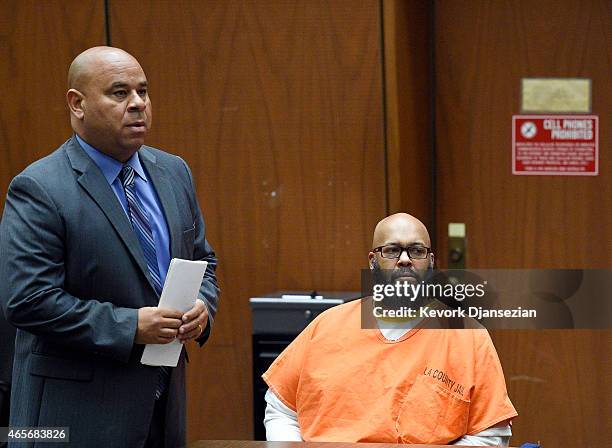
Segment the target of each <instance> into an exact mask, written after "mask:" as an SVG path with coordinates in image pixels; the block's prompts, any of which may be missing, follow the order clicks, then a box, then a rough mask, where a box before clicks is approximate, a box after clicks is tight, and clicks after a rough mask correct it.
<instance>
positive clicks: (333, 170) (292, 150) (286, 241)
mask: <svg viewBox="0 0 612 448" xmlns="http://www.w3.org/2000/svg"><path fill="white" fill-rule="evenodd" d="M134 17H138V20H134ZM380 28H381V23H380V5H379V3H378V2H377V1H374V0H368V1H360V2H354V1H349V0H345V1H320V0H318V1H311V0H308V1H279V0H276V1H257V2H253V1H238V0H235V1H220V0H219V1H199V2H196V1H181V2H161V1H157V2H149V1H141V2H133V1H130V2H120V1H113V2H111V34H112V42H113V44H114V45H117V46H120V47H122V48H125V49H126V50H128V51H130V52H132V53H133V54H134V55H135V56H136V57H137V58H138V59H139V60H140V61H141V63H142V64H143V67H144V69H145V71H146V72H147V75H148V78H149V81H150V85H151V96H152V101H153V108H154V112H155V113H154V120H153V132H152V136H151V138H150V139H149V141H148V143H150V144H153V145H157V146H159V147H161V148H164V149H166V150H168V151H170V152H174V153H176V154H179V155H181V156H182V157H184V158H185V159H186V160H187V162H188V163H189V165H190V166H191V168H192V170H193V172H194V177H195V180H196V183H197V188H198V194H199V199H200V202H201V205H202V208H203V211H204V214H205V218H206V221H207V225H208V237H209V239H210V241H211V243H212V244H213V246H214V247H215V249H216V250H217V252H218V255H219V259H220V267H219V278H220V281H221V285H222V288H223V293H222V299H221V300H222V301H221V305H220V311H219V315H218V319H217V322H216V326H215V329H214V332H213V336H212V338H211V341H210V342H209V344H208V346H206V347H205V348H204V349H203V350H198V351H196V350H192V360H193V361H192V363H191V365H190V368H189V434H190V435H189V437H190V439H191V440H195V439H213V438H237V439H248V438H251V437H252V422H251V418H252V417H251V406H250V403H251V397H250V395H251V392H250V391H251V378H250V375H251V363H250V361H251V359H250V350H251V348H250V334H251V326H250V325H251V324H250V311H249V307H248V299H249V297H252V296H254V295H258V294H263V293H266V292H271V291H275V290H278V289H312V288H316V289H319V290H323V289H332V290H347V289H348V290H350V289H352V290H358V289H359V286H360V285H359V269H360V268H362V267H365V266H367V264H366V263H367V259H366V255H367V252H368V250H369V247H370V244H371V236H372V230H373V228H374V225H375V224H376V222H377V221H378V219H380V218H381V217H382V216H384V213H385V176H384V141H383V111H382V78H381V71H382V70H381V39H380ZM228 403H231V404H228Z"/></svg>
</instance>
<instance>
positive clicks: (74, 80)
mask: <svg viewBox="0 0 612 448" xmlns="http://www.w3.org/2000/svg"><path fill="white" fill-rule="evenodd" d="M112 63H130V64H135V65H137V66H138V67H140V64H139V63H138V61H137V60H136V58H135V57H134V56H132V55H131V54H129V53H128V52H127V51H124V50H122V49H121V48H114V47H92V48H88V49H87V50H85V51H84V52H82V53H81V54H79V55H78V56H77V57H76V58H74V60H73V61H72V64H70V69H69V70H68V88H69V89H76V90H79V91H84V90H86V88H87V86H88V85H89V83H90V81H91V80H92V79H93V78H94V77H95V76H96V74H97V73H99V71H100V69H101V68H103V67H105V66H106V65H108V64H112ZM141 69H142V68H141Z"/></svg>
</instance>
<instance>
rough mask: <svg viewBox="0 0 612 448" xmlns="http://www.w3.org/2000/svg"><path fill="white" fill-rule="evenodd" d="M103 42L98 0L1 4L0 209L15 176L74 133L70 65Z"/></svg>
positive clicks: (15, 1) (102, 23)
mask: <svg viewBox="0 0 612 448" xmlns="http://www.w3.org/2000/svg"><path fill="white" fill-rule="evenodd" d="M103 43H104V11H103V4H102V2H100V1H95V0H91V1H72V2H65V1H60V0H55V1H53V0H50V1H44V2H42V1H34V0H31V1H22V0H13V1H3V2H1V3H0V61H2V62H1V64H0V85H2V86H4V89H3V92H2V95H0V148H1V149H0V197H1V198H2V200H1V201H0V212H1V211H2V209H3V208H4V198H5V197H6V191H7V189H8V185H9V182H10V181H11V179H12V178H13V177H14V176H15V175H16V174H18V173H19V172H20V171H21V170H23V169H24V168H25V167H26V166H27V165H29V164H30V163H32V162H33V161H34V160H37V159H39V158H41V157H42V156H44V155H46V154H49V153H50V152H51V151H52V150H53V149H55V148H57V147H58V146H59V145H61V144H62V143H63V142H64V141H65V140H67V139H68V138H69V137H70V134H71V132H72V131H71V129H70V122H69V119H68V108H67V106H66V99H65V95H66V90H68V88H67V83H66V79H67V76H68V66H69V65H70V62H71V61H72V59H74V57H75V56H76V55H77V54H78V53H80V52H81V51H83V50H85V49H86V48H88V47H91V46H94V45H102V44H103Z"/></svg>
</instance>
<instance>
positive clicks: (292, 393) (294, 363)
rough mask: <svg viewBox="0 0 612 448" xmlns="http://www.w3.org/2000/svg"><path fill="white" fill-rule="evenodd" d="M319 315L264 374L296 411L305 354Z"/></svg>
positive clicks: (277, 393) (276, 392)
mask: <svg viewBox="0 0 612 448" xmlns="http://www.w3.org/2000/svg"><path fill="white" fill-rule="evenodd" d="M317 321H318V316H317V318H316V319H315V320H313V321H312V322H311V323H310V324H309V325H308V326H307V327H306V328H305V329H304V330H303V331H302V332H301V333H300V334H299V335H298V336H297V337H296V338H295V339H294V340H293V342H291V344H289V346H288V347H287V348H286V349H285V350H283V352H282V353H281V354H280V355H279V356H278V358H276V360H275V361H274V362H273V363H272V365H271V366H270V367H269V368H268V370H267V371H266V372H265V373H264V374H263V375H262V378H263V380H264V381H265V382H266V384H267V385H268V387H269V388H270V389H271V390H272V392H274V393H275V394H276V396H277V397H278V398H279V399H280V400H281V401H282V402H283V403H285V405H287V406H288V407H289V408H290V409H291V410H293V411H296V412H297V410H296V407H297V405H296V397H297V391H298V387H299V384H300V374H301V372H302V365H303V363H304V356H305V354H306V352H307V350H308V344H309V342H310V340H311V337H312V332H313V328H314V327H315V325H316V322H317Z"/></svg>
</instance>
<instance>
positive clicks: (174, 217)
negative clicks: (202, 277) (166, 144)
mask: <svg viewBox="0 0 612 448" xmlns="http://www.w3.org/2000/svg"><path fill="white" fill-rule="evenodd" d="M138 154H139V155H140V162H141V163H142V164H143V165H144V166H145V169H146V170H147V174H148V175H149V179H150V180H151V182H153V186H154V187H155V191H156V192H157V196H158V197H159V201H160V202H161V206H162V209H163V211H164V216H165V217H166V223H167V225H168V233H169V234H170V258H171V259H172V258H178V257H179V256H180V242H181V238H182V235H181V229H182V226H181V220H180V214H179V210H178V207H177V202H176V198H175V196H174V193H173V189H172V184H171V183H170V179H169V177H168V172H167V170H166V169H165V168H164V167H163V166H161V165H159V164H158V163H157V159H156V157H155V155H154V154H153V153H152V152H150V151H148V150H147V149H146V148H143V149H141V150H140V151H139V152H138Z"/></svg>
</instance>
